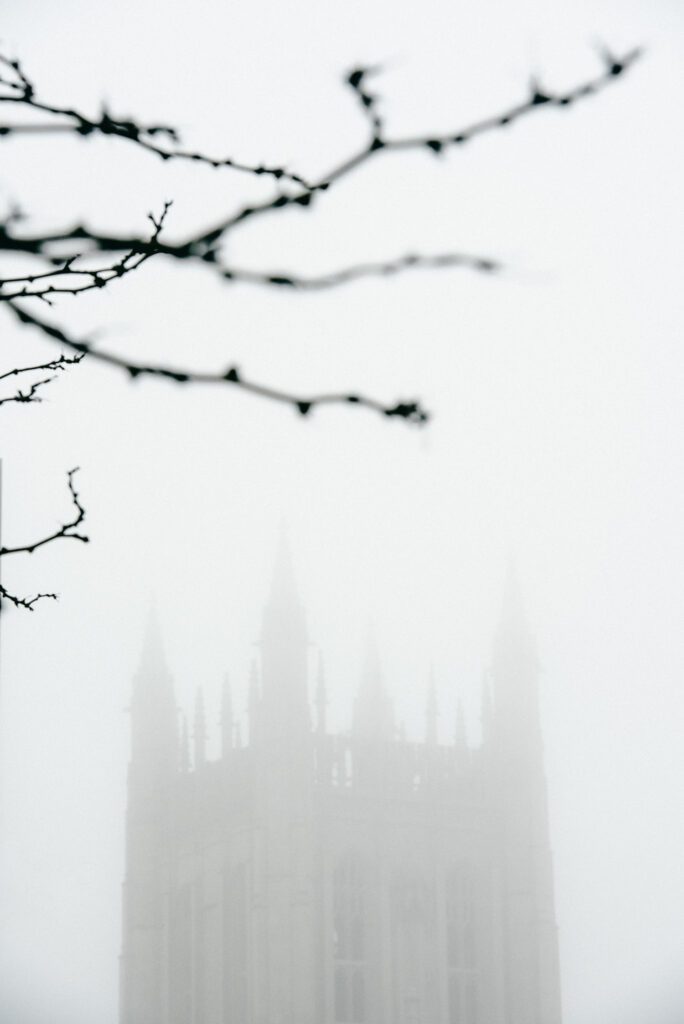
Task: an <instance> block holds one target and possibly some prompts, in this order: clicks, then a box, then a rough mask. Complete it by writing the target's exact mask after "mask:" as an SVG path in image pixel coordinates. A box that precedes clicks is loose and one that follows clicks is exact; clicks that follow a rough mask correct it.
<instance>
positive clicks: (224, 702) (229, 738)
mask: <svg viewBox="0 0 684 1024" xmlns="http://www.w3.org/2000/svg"><path fill="white" fill-rule="evenodd" d="M233 743H234V728H233V697H232V693H231V690H230V678H229V676H228V673H226V674H225V675H224V677H223V689H222V690H221V754H222V756H223V757H227V756H228V753H229V751H230V750H232V749H233Z"/></svg>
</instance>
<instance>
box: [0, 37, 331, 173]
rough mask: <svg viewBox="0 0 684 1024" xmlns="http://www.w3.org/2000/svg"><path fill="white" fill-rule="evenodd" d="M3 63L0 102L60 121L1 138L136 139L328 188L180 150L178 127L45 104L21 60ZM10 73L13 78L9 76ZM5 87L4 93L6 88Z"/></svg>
mask: <svg viewBox="0 0 684 1024" xmlns="http://www.w3.org/2000/svg"><path fill="white" fill-rule="evenodd" d="M0 64H1V65H3V66H4V67H5V68H6V69H7V71H6V74H5V76H3V77H0V103H7V104H12V105H14V106H19V107H25V108H29V109H30V110H35V111H39V112H40V113H42V114H48V115H51V116H52V117H56V118H58V119H64V120H58V121H56V122H55V121H52V120H51V121H49V122H47V123H44V124H39V123H31V122H28V123H24V124H0V138H7V137H8V136H12V135H15V136H16V135H48V134H49V135H56V134H64V133H67V134H71V135H79V136H81V137H82V138H86V137H88V136H90V135H108V136H114V137H116V138H120V139H126V140H127V141H128V142H133V143H135V144H136V145H137V146H139V147H140V148H142V149H145V150H147V151H148V152H150V153H154V154H155V155H156V156H158V157H161V159H162V160H189V161H192V162H193V163H200V164H206V165H207V166H209V167H214V168H218V167H229V168H232V169H233V170H235V171H244V172H245V173H247V174H253V175H256V176H257V177H259V176H262V175H264V176H266V177H270V178H274V179H275V180H276V181H281V180H282V181H290V182H292V184H294V185H300V186H301V187H302V188H305V189H307V190H309V189H315V188H324V187H325V185H323V184H319V185H309V184H307V182H306V181H305V179H304V178H302V177H301V176H300V175H298V174H293V173H292V172H291V171H288V170H287V169H286V168H285V167H275V166H267V165H265V164H247V163H244V162H242V161H240V160H235V159H234V158H232V157H218V158H217V157H210V156H207V155H206V154H204V153H200V152H197V151H195V150H188V149H179V148H178V145H177V144H178V143H179V142H180V137H179V134H178V132H177V131H176V129H175V128H171V127H169V125H160V124H157V125H141V124H137V123H136V122H135V121H133V120H131V119H130V118H115V117H112V115H111V114H110V113H109V111H107V110H105V109H104V108H103V110H102V114H101V115H100V117H99V118H98V119H97V120H93V119H92V118H90V117H86V115H85V114H83V113H81V112H80V111H78V110H75V109H74V108H73V107H60V106H56V105H55V104H52V103H44V102H41V101H40V100H38V99H37V98H36V90H35V86H34V83H33V82H32V81H30V80H29V79H28V77H27V76H26V73H25V72H24V70H23V68H22V66H21V64H20V63H19V61H18V60H10V59H9V58H7V57H5V56H2V55H0ZM8 75H9V77H7V76H8ZM2 89H4V92H3V91H2ZM159 138H166V139H167V140H168V141H169V142H170V143H172V144H174V148H169V147H168V146H167V147H164V146H160V145H159V143H158V141H157V140H158V139H159Z"/></svg>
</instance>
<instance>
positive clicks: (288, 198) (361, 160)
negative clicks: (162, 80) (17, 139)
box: [0, 49, 642, 287]
mask: <svg viewBox="0 0 684 1024" xmlns="http://www.w3.org/2000/svg"><path fill="white" fill-rule="evenodd" d="M641 52H642V51H641V50H640V49H634V50H632V51H630V52H629V53H626V54H625V55H623V56H622V57H615V56H613V55H612V54H609V53H607V52H605V53H604V55H603V60H604V68H603V70H602V72H601V73H600V74H599V75H597V76H595V77H594V78H592V79H589V80H588V81H585V82H583V83H581V84H580V85H577V86H575V87H574V88H572V89H570V90H566V91H565V92H557V93H553V92H551V91H550V90H547V89H544V88H542V86H541V85H540V84H539V82H537V81H536V80H533V81H532V83H531V85H530V90H529V95H528V97H527V99H525V100H524V101H522V102H521V103H518V104H515V105H513V106H511V107H509V108H507V109H506V110H504V111H502V112H500V113H498V114H495V115H493V116H491V117H487V118H484V119H482V120H481V121H476V122H473V123H472V124H470V125H468V126H466V127H464V128H460V129H458V130H456V131H453V132H449V133H447V134H443V135H430V136H427V135H424V136H410V137H406V138H398V139H391V138H387V137H386V136H385V135H384V134H383V132H384V128H383V124H382V121H381V120H380V119H379V118H377V115H376V113H375V111H376V106H375V105H376V99H377V98H376V97H370V102H367V101H364V100H363V99H361V103H362V107H363V108H364V109H365V110H367V111H368V110H370V111H371V112H372V118H373V119H372V126H373V134H372V138H371V139H370V141H369V142H368V143H367V145H366V146H364V147H363V148H362V149H360V150H358V151H357V152H356V153H354V154H352V155H351V156H349V157H347V158H346V159H345V160H343V161H342V162H341V163H340V164H338V165H337V166H336V167H334V168H332V169H331V170H330V171H329V172H328V173H327V174H325V175H323V177H322V178H321V179H320V181H319V182H318V183H314V184H313V185H307V186H306V187H303V188H300V189H299V190H295V191H291V192H284V191H280V192H278V194H277V195H276V196H275V197H273V198H272V199H268V200H265V201H264V202H262V203H256V204H254V205H249V206H243V207H242V208H241V209H240V210H238V211H236V212H234V213H232V214H230V215H229V216H228V217H225V218H223V219H221V220H220V221H219V222H217V223H216V224H214V225H213V226H212V227H210V228H208V229H205V230H203V231H200V232H197V233H195V234H193V235H191V236H189V237H186V238H185V239H182V240H179V241H177V242H168V241H167V242H165V243H160V242H158V243H157V247H156V251H157V252H159V253H160V254H162V255H165V256H169V257H171V258H173V259H178V260H198V261H200V262H203V263H205V264H208V265H210V266H211V265H217V264H219V263H220V260H219V248H220V246H221V244H222V243H223V241H224V240H225V238H226V237H227V236H228V234H229V233H230V232H231V231H232V230H234V229H235V228H237V227H238V226H239V225H240V224H244V223H245V222H247V221H250V220H252V219H254V218H255V217H260V216H263V215H265V214H270V213H277V212H278V211H281V210H284V209H286V208H289V207H300V208H303V209H308V208H311V207H312V205H313V204H314V201H315V198H316V195H317V192H320V191H324V190H325V189H326V188H327V186H328V185H330V184H332V183H334V182H336V181H339V180H340V179H342V178H344V177H346V176H347V175H348V174H350V173H351V171H353V170H355V169H356V168H357V167H360V166H362V165H363V164H365V163H367V162H368V161H369V160H371V159H372V158H374V157H375V156H377V155H378V154H379V153H380V152H383V153H390V152H405V151H409V150H420V149H427V150H428V151H430V152H431V153H433V154H435V155H439V154H443V153H444V152H445V151H447V150H448V149H450V148H456V147H458V146H462V145H464V144H465V143H467V142H468V141H470V140H471V139H474V138H477V137H479V136H480V135H483V134H486V133H488V132H492V131H496V130H499V129H503V128H505V127H508V126H510V125H512V124H514V123H516V122H517V121H519V120H521V119H522V118H524V117H526V116H528V115H530V114H533V113H534V112H535V111H537V110H539V109H540V108H541V107H546V108H562V109H565V108H567V107H569V106H571V105H572V104H574V103H577V102H579V101H581V100H583V99H586V98H588V97H589V96H592V95H596V94H597V93H599V92H601V91H602V90H603V89H605V88H606V87H607V86H608V85H610V84H611V83H612V82H613V81H615V80H616V79H617V78H618V77H619V76H621V75H623V74H624V73H625V72H626V71H628V70H629V69H630V68H631V66H632V65H633V64H634V63H635V61H636V60H637V59H638V58H639V57H640V55H641ZM376 71H377V69H366V68H357V69H356V70H354V71H352V72H351V73H350V74H349V75H348V76H347V82H348V84H349V85H350V86H351V88H352V89H353V90H354V92H355V93H356V94H357V96H359V97H363V96H366V97H368V96H370V94H368V93H367V92H365V91H364V83H365V80H366V78H367V76H368V75H369V74H372V73H375V72H376ZM69 242H73V243H78V244H79V245H80V243H82V242H86V243H88V244H89V250H88V251H101V252H122V251H123V252H127V251H132V250H136V251H140V252H144V251H145V249H146V246H149V244H150V243H149V240H146V239H144V238H141V237H139V236H135V235H126V236H121V235H114V234H110V233H107V232H101V231H98V230H96V229H95V228H91V227H87V226H85V225H76V226H75V227H72V228H68V229H64V230H60V231H55V232H51V233H49V234H44V235H21V234H19V235H17V234H16V233H15V232H13V231H12V230H10V229H9V227H8V225H7V224H5V225H0V250H1V249H6V250H8V251H16V252H25V253H31V254H34V255H49V253H50V249H51V247H52V246H54V245H55V244H60V243H61V244H63V243H69ZM79 254H81V253H80V250H79ZM428 259H429V257H428ZM404 261H406V264H407V265H411V258H410V257H407V256H403V257H399V258H398V259H396V260H393V261H391V262H392V263H402V262H404ZM490 262H493V261H490V260H487V259H482V260H479V259H478V258H473V260H472V262H469V261H468V260H467V259H464V258H463V257H459V254H457V253H454V254H453V265H459V264H467V265H470V266H473V267H475V268H476V269H491V268H490V267H489V266H488V265H487V266H483V265H482V264H489V263H490ZM478 264H479V266H478ZM219 269H220V271H221V273H222V276H223V277H224V279H226V280H238V279H242V280H258V283H260V284H276V285H277V284H280V283H281V281H280V280H279V279H280V278H283V277H284V278H292V277H293V276H296V275H292V274H290V273H287V272H285V273H283V274H276V275H273V274H268V273H262V274H259V273H258V272H256V271H254V272H253V271H241V270H240V269H239V268H233V267H230V266H226V267H223V268H219ZM224 271H228V273H227V274H226V273H224ZM331 276H332V277H333V278H336V277H337V276H338V275H331ZM358 276H361V275H359V274H355V273H349V274H348V273H347V272H346V271H342V272H341V273H340V275H339V277H340V278H341V280H340V283H342V281H346V280H351V279H352V278H355V277H358ZM274 277H275V278H277V280H275V281H274V280H269V279H271V278H274ZM332 283H336V281H333V282H332ZM330 286H332V284H331V285H330ZM304 287H305V285H304Z"/></svg>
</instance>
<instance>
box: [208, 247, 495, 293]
mask: <svg viewBox="0 0 684 1024" xmlns="http://www.w3.org/2000/svg"><path fill="white" fill-rule="evenodd" d="M443 267H467V268H468V269H469V270H479V271H481V272H482V273H486V274H492V273H495V272H496V271H497V270H500V269H501V264H500V263H498V262H497V261H496V260H492V259H488V258H486V257H483V256H470V255H468V254H466V253H444V254H442V255H438V256H418V255H413V254H409V255H408V256H400V257H399V259H395V260H387V262H385V263H358V264H356V265H354V266H351V267H344V268H343V269H342V270H334V271H331V272H330V273H329V274H318V275H314V276H311V277H305V276H302V275H300V274H291V273H258V272H257V271H254V270H246V269H238V268H237V267H224V266H222V265H221V264H218V265H217V269H218V270H219V272H220V274H221V276H222V277H224V278H226V279H227V280H229V281H243V282H246V283H248V284H260V285H279V286H280V287H286V288H299V289H302V290H303V291H319V290H322V289H325V288H334V287H336V286H338V285H343V284H348V283H349V282H350V281H355V280H358V279H359V278H362V277H390V276H392V275H393V274H399V273H401V272H402V271H404V270H417V269H427V270H437V269H439V268H443Z"/></svg>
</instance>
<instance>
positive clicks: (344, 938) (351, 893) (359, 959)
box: [333, 856, 367, 1024]
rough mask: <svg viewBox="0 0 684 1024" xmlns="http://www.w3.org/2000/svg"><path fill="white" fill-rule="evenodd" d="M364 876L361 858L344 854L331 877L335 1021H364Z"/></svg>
mask: <svg viewBox="0 0 684 1024" xmlns="http://www.w3.org/2000/svg"><path fill="white" fill-rule="evenodd" d="M365 883H366V879H365V871H364V867H363V864H362V863H361V861H360V860H359V859H358V858H357V857H354V856H349V857H345V858H344V860H342V861H340V863H339V864H338V865H337V867H336V869H335V873H334V877H333V939H334V957H335V1020H336V1021H337V1022H339V1024H363V1022H364V1021H365V1020H366V1017H367V1014H366V884H365Z"/></svg>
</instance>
